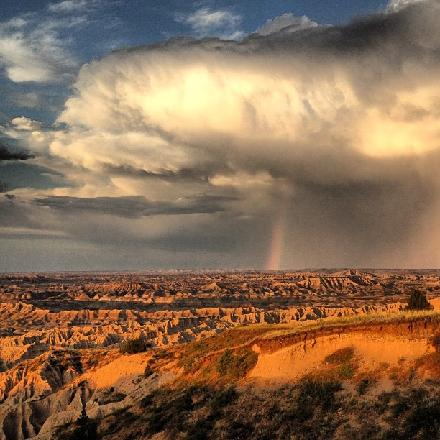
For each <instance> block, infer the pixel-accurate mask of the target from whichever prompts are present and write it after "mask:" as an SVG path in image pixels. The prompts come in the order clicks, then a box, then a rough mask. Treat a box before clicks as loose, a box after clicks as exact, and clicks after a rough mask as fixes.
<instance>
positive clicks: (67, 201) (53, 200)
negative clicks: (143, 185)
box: [35, 195, 236, 218]
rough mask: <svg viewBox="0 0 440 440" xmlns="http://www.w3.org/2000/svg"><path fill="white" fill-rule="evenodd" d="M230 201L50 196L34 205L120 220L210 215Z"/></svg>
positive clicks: (217, 198)
mask: <svg viewBox="0 0 440 440" xmlns="http://www.w3.org/2000/svg"><path fill="white" fill-rule="evenodd" d="M231 201H236V198H234V197H230V196H209V195H202V196H198V197H194V198H187V199H180V200H176V201H174V202H161V201H150V200H147V199H146V198H145V197H141V196H135V197H94V198H79V197H67V196H65V197H62V196H58V197H56V196H52V197H45V198H39V199H36V200H35V203H36V204H37V205H39V206H46V207H49V208H53V209H57V210H63V211H65V212H66V211H67V212H75V211H91V212H96V213H101V214H110V215H116V216H120V217H127V218H139V217H149V216H156V215H181V214H213V213H216V212H222V211H224V210H225V208H224V204H225V203H227V202H231Z"/></svg>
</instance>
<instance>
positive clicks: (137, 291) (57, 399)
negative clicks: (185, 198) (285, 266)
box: [0, 270, 440, 440]
mask: <svg viewBox="0 0 440 440" xmlns="http://www.w3.org/2000/svg"><path fill="white" fill-rule="evenodd" d="M414 289H419V290H422V291H424V292H427V297H428V299H429V301H430V303H431V304H432V305H433V309H432V310H427V311H420V312H412V311H408V310H406V305H407V302H408V296H409V292H411V291H413V290H414ZM437 297H440V273H439V272H437V271H363V272H360V271H352V270H346V271H340V272H331V271H321V272H283V273H280V272H264V273H262V272H245V273H243V272H229V273H223V272H215V273H203V272H201V273H187V272H174V273H151V274H148V273H145V274H139V273H136V274H128V273H120V274H114V273H112V274H109V273H100V274H90V273H66V274H8V275H3V276H2V277H1V278H0V303H1V306H0V370H1V372H0V439H1V440H24V439H28V438H34V439H40V440H43V439H47V440H49V439H58V438H60V439H61V438H62V439H65V440H67V439H87V438H90V439H92V438H96V439H118V440H122V439H150V438H151V439H231V440H232V439H254V438H255V439H273V438H275V439H278V438H279V439H291V438H294V439H309V438H310V439H311V438H316V439H318V438H340V439H343V438H348V437H352V438H365V439H367V438H378V439H379V438H390V439H391V438H393V439H394V438H397V439H398V438H402V439H403V438H439V436H440V424H439V420H440V409H439V408H440V400H439V399H438V397H437V395H438V391H439V388H438V385H439V384H440V315H439V314H438V312H437V305H438V304H440V302H439V301H438V300H437ZM373 428H374V429H373Z"/></svg>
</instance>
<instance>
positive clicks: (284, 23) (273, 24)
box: [257, 13, 319, 35]
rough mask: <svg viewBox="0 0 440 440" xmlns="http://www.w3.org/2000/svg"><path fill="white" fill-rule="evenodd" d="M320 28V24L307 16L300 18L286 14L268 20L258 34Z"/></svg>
mask: <svg viewBox="0 0 440 440" xmlns="http://www.w3.org/2000/svg"><path fill="white" fill-rule="evenodd" d="M317 26H319V25H318V23H316V22H314V21H312V20H310V18H308V17H306V16H305V15H304V16H302V17H298V16H296V15H294V14H292V13H286V14H283V15H280V16H279V17H275V18H273V19H270V20H267V21H266V23H265V24H264V25H263V26H261V27H260V28H258V29H257V34H260V35H269V34H273V33H274V32H280V31H284V32H298V31H302V30H304V29H311V28H315V27H317Z"/></svg>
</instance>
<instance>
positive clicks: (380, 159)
mask: <svg viewBox="0 0 440 440" xmlns="http://www.w3.org/2000/svg"><path fill="white" fill-rule="evenodd" d="M438 53H440V4H439V2H438V1H435V0H390V1H380V0H363V1H355V0H344V1H331V2H330V1H318V0H304V1H294V0H291V1H289V0H242V1H238V2H237V1H232V0H222V1H215V0H212V1H209V0H206V1H203V0H197V1H182V0H161V1H153V0H149V1H147V0H143V1H141V0H125V1H124V0H62V1H54V0H51V1H48V0H14V1H12V0H3V1H2V8H1V9H0V271H14V272H16V271H64V270H143V269H174V268H184V269H191V268H194V269H244V268H254V269H301V268H323V267H327V268H341V267H363V268H368V267H369V268H378V267H382V268H392V267H401V268H404V267H411V268H417V267H430V268H431V267H439V266H440V234H439V233H438V231H437V220H436V219H437V217H438V214H439V213H440V203H439V202H440V178H439V177H437V175H438V172H437V170H438V165H439V161H440V150H439V147H440V144H439V137H440V98H439V97H440V93H439V92H440V90H439V87H440V86H439V85H438V81H437V78H438V74H439V69H440V59H439V57H438Z"/></svg>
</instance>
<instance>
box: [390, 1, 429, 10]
mask: <svg viewBox="0 0 440 440" xmlns="http://www.w3.org/2000/svg"><path fill="white" fill-rule="evenodd" d="M423 1H426V0H390V2H389V4H388V7H387V10H388V11H390V12H396V11H399V10H400V9H403V8H406V7H407V6H409V5H411V4H414V3H420V2H423Z"/></svg>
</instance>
